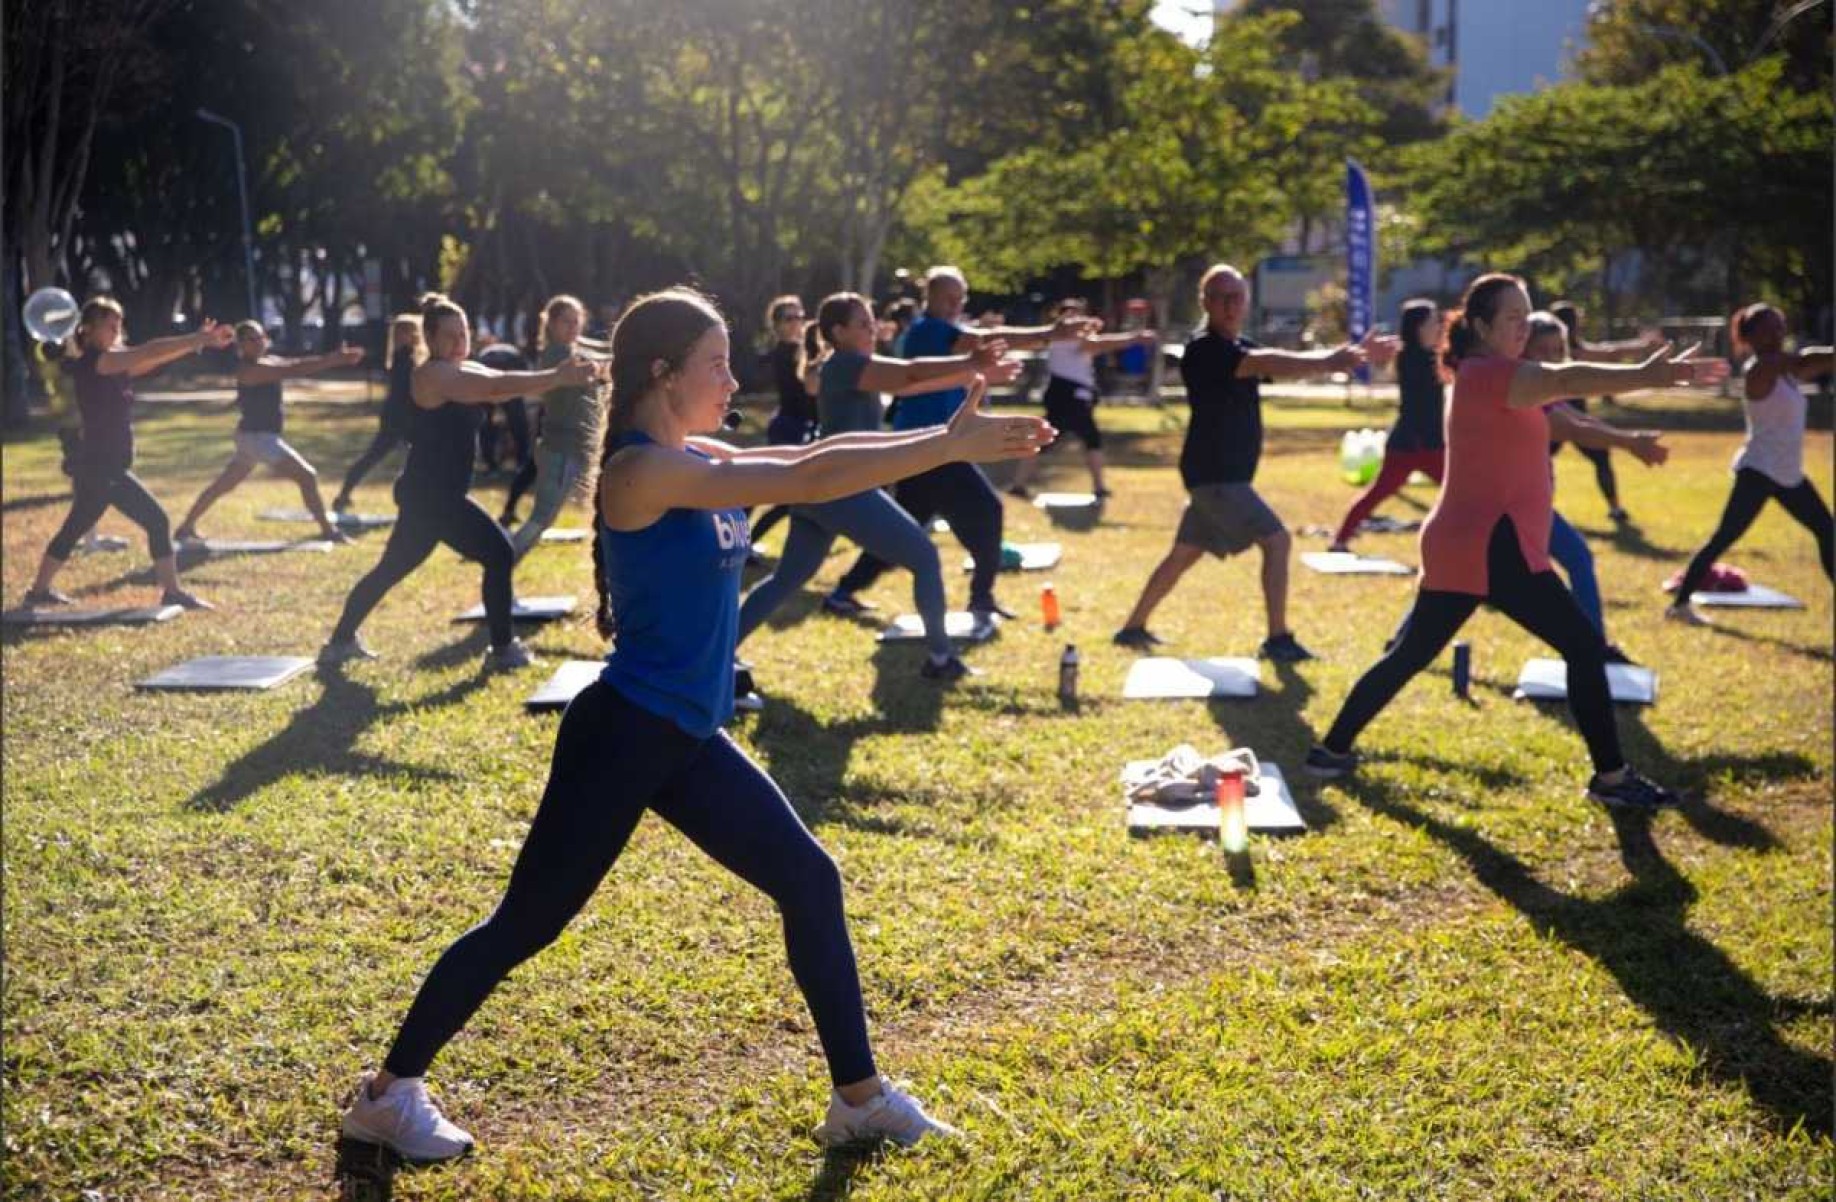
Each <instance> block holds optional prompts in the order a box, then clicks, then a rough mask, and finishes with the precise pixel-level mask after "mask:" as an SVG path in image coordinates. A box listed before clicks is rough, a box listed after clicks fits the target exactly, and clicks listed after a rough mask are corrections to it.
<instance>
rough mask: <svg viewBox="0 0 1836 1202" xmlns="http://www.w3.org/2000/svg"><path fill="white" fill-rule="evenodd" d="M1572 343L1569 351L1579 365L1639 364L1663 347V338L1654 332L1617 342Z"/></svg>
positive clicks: (1578, 340)
mask: <svg viewBox="0 0 1836 1202" xmlns="http://www.w3.org/2000/svg"><path fill="white" fill-rule="evenodd" d="M1573 341H1574V345H1573V346H1572V347H1571V348H1570V351H1571V353H1572V354H1573V355H1574V357H1575V360H1576V361H1577V362H1580V363H1639V362H1642V361H1643V360H1644V359H1645V358H1647V357H1648V356H1649V355H1650V354H1651V352H1653V351H1655V350H1657V349H1658V348H1659V347H1661V346H1664V345H1665V339H1664V336H1663V335H1662V334H1660V333H1658V332H1656V331H1655V330H1652V331H1648V332H1646V333H1644V334H1640V335H1639V336H1638V337H1637V338H1624V339H1621V340H1620V341H1618V342H1586V341H1583V340H1582V339H1580V338H1576V339H1574V340H1573Z"/></svg>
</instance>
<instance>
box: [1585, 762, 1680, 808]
mask: <svg viewBox="0 0 1836 1202" xmlns="http://www.w3.org/2000/svg"><path fill="white" fill-rule="evenodd" d="M1587 796H1588V799H1589V800H1590V801H1597V802H1599V803H1600V804H1601V805H1603V806H1606V807H1607V808H1608V809H1610V810H1632V811H1635V812H1638V813H1645V814H1653V813H1656V812H1657V811H1658V810H1661V809H1663V808H1664V807H1665V806H1673V805H1676V804H1677V795H1676V794H1675V793H1672V792H1671V791H1670V790H1669V789H1666V788H1665V787H1664V786H1662V785H1660V784H1657V783H1656V782H1654V781H1650V780H1646V779H1645V778H1644V777H1642V776H1640V775H1639V774H1638V773H1636V772H1634V771H1632V770H1631V769H1629V768H1628V769H1627V770H1626V775H1625V776H1624V778H1622V779H1621V780H1620V781H1619V783H1618V784H1614V785H1609V784H1604V783H1602V781H1601V779H1600V777H1599V775H1598V774H1596V775H1595V777H1594V779H1592V780H1590V781H1588V782H1587Z"/></svg>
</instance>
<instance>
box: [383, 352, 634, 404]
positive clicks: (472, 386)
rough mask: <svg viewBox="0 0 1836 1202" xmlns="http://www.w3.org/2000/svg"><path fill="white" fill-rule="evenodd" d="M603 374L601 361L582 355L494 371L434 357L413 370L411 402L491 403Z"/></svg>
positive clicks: (584, 381)
mask: <svg viewBox="0 0 1836 1202" xmlns="http://www.w3.org/2000/svg"><path fill="white" fill-rule="evenodd" d="M605 374H606V365H605V364H603V363H594V362H592V361H590V360H587V359H582V358H574V359H570V360H568V361H567V362H566V363H561V364H558V365H556V366H555V367H552V368H549V369H548V370H547V371H494V370H493V369H491V368H489V367H486V366H485V365H484V364H482V363H474V362H472V361H471V360H469V359H467V360H466V361H464V362H463V363H454V362H452V361H451V360H449V359H435V360H432V361H430V362H427V363H423V364H421V366H419V367H417V368H415V369H414V403H415V404H416V405H418V406H420V407H421V408H422V409H438V408H439V407H440V406H441V405H444V404H446V403H447V402H448V401H453V402H457V403H458V404H461V405H495V404H497V403H498V402H499V401H508V400H511V399H512V398H515V397H520V396H528V395H529V394H530V393H534V392H543V391H546V390H547V389H550V388H555V387H559V386H562V385H580V384H592V383H596V382H597V381H599V380H601V379H603V378H604V377H605Z"/></svg>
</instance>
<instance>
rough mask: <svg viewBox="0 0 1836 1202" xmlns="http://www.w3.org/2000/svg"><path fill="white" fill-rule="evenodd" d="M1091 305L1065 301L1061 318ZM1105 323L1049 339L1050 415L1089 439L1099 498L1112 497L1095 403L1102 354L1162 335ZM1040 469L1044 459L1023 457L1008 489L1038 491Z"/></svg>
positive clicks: (1087, 452)
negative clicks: (1113, 329)
mask: <svg viewBox="0 0 1836 1202" xmlns="http://www.w3.org/2000/svg"><path fill="white" fill-rule="evenodd" d="M1087 311H1088V306H1087V305H1086V304H1085V302H1084V300H1083V298H1082V297H1076V296H1074V297H1069V298H1067V299H1065V300H1063V301H1061V302H1059V306H1058V313H1057V315H1056V316H1057V318H1058V320H1060V321H1062V320H1063V319H1065V318H1067V317H1079V316H1082V315H1083V314H1084V313H1086V312H1087ZM1101 328H1102V326H1101V325H1100V324H1098V325H1094V326H1092V327H1090V328H1089V329H1088V330H1086V331H1085V332H1083V333H1081V334H1073V335H1071V336H1070V337H1067V338H1054V339H1053V340H1052V341H1050V342H1048V343H1046V371H1047V373H1048V378H1047V380H1046V390H1045V410H1046V420H1047V421H1048V422H1050V423H1051V424H1052V425H1053V426H1054V427H1055V428H1056V429H1057V430H1058V432H1059V434H1060V435H1064V434H1075V435H1077V440H1078V441H1079V442H1081V443H1083V444H1084V462H1085V463H1086V464H1087V465H1088V466H1089V468H1090V490H1091V491H1092V492H1094V493H1095V494H1096V495H1097V496H1098V497H1099V498H1102V497H1107V496H1108V495H1109V489H1107V488H1105V487H1104V486H1103V432H1102V431H1101V430H1099V429H1097V424H1096V414H1095V412H1094V407H1095V405H1096V403H1097V384H1096V362H1095V360H1096V356H1098V355H1107V354H1109V353H1110V352H1111V351H1119V350H1121V349H1123V348H1124V347H1130V346H1135V345H1138V344H1143V343H1151V342H1155V341H1157V340H1158V338H1159V335H1157V334H1155V333H1154V331H1152V330H1135V331H1133V332H1131V333H1127V334H1099V333H1097V330H1100V329H1101ZM1038 472H1039V460H1038V459H1037V458H1034V459H1022V460H1021V461H1020V470H1019V471H1018V472H1016V473H1015V474H1014V482H1013V483H1012V484H1011V485H1009V486H1008V489H1007V491H1008V492H1009V493H1010V494H1011V495H1013V496H1016V497H1030V496H1032V495H1033V494H1032V491H1031V489H1029V488H1028V485H1030V484H1031V483H1032V482H1033V477H1034V476H1035V475H1037V474H1038Z"/></svg>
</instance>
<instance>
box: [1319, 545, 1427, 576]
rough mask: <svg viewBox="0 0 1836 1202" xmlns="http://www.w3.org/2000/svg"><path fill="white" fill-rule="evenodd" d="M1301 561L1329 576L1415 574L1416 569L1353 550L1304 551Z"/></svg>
mask: <svg viewBox="0 0 1836 1202" xmlns="http://www.w3.org/2000/svg"><path fill="white" fill-rule="evenodd" d="M1301 562H1302V563H1304V564H1306V565H1307V566H1308V567H1310V568H1312V569H1313V570H1314V571H1316V572H1323V573H1325V574H1326V575H1328V576H1413V575H1415V569H1414V568H1411V567H1405V566H1403V565H1402V564H1400V563H1397V562H1396V561H1395V560H1393V559H1379V558H1377V557H1375V556H1366V555H1359V554H1356V553H1355V552H1352V551H1303V552H1302V553H1301Z"/></svg>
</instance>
